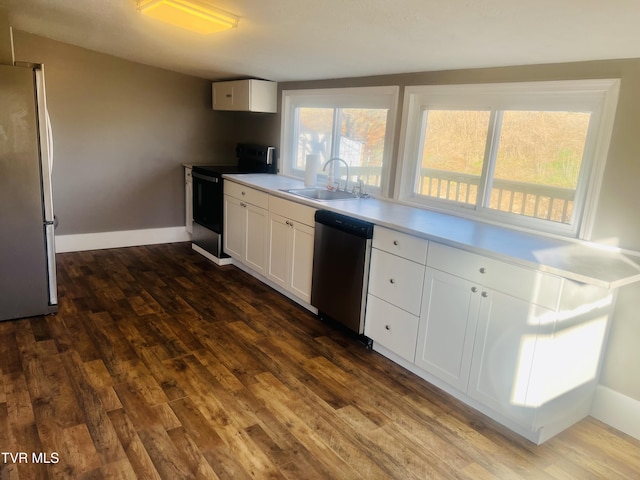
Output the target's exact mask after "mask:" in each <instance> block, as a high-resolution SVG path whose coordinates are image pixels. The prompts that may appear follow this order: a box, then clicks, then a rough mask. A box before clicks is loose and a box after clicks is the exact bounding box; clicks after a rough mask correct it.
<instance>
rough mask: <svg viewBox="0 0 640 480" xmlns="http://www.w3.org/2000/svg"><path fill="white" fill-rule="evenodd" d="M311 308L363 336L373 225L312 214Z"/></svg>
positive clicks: (323, 212) (333, 215) (329, 214)
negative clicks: (313, 220)
mask: <svg viewBox="0 0 640 480" xmlns="http://www.w3.org/2000/svg"><path fill="white" fill-rule="evenodd" d="M315 222H316V230H315V239H314V251H313V277H312V284H311V305H313V306H314V307H316V308H317V309H318V316H319V317H320V318H322V319H329V320H334V321H336V322H339V323H341V324H343V325H345V326H346V327H347V328H349V329H351V330H353V331H354V332H356V333H358V334H360V335H362V334H363V333H364V314H365V306H366V301H367V284H368V281H369V260H370V257H371V238H372V237H373V224H372V223H369V222H365V221H362V220H358V219H356V218H351V217H347V216H345V215H341V214H338V213H334V212H330V211H328V210H318V211H317V212H316V215H315Z"/></svg>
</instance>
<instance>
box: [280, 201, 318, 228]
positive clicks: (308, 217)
mask: <svg viewBox="0 0 640 480" xmlns="http://www.w3.org/2000/svg"><path fill="white" fill-rule="evenodd" d="M269 211H270V212H271V213H275V214H276V215H280V216H282V217H286V218H289V219H291V220H293V221H295V222H300V223H304V224H305V225H308V226H310V227H313V226H314V224H315V219H314V216H315V213H316V209H315V208H313V207H309V206H307V205H302V204H301V203H296V202H292V201H290V200H285V199H283V198H280V197H275V196H273V195H271V196H269Z"/></svg>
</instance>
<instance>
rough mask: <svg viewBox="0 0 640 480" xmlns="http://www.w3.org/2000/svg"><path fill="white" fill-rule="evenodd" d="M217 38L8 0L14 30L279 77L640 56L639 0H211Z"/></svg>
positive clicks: (138, 19)
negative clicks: (223, 19)
mask: <svg viewBox="0 0 640 480" xmlns="http://www.w3.org/2000/svg"><path fill="white" fill-rule="evenodd" d="M211 1H212V2H213V3H214V4H215V5H216V6H217V7H219V8H222V9H224V10H227V11H229V12H232V13H234V14H236V15H238V16H240V17H241V18H240V24H239V27H238V28H237V29H233V30H230V31H226V32H221V33H217V34H213V35H209V36H203V35H199V34H196V33H190V32H188V31H186V30H182V29H179V28H177V27H172V26H170V25H166V24H163V23H160V22H158V21H156V20H154V19H152V18H147V17H146V16H143V15H141V14H139V13H138V12H137V11H136V2H135V0H0V8H5V9H7V10H8V11H9V20H10V23H11V25H12V26H13V27H14V29H19V30H23V31H26V32H30V33H34V34H37V35H41V36H44V37H48V38H51V39H54V40H58V41H61V42H66V43H70V44H73V45H78V46H81V47H85V48H88V49H91V50H96V51H99V52H103V53H108V54H112V55H115V56H118V57H121V58H125V59H128V60H132V61H135V62H139V63H143V64H148V65H154V66H158V67H162V68H166V69H169V70H174V71H178V72H183V73H187V74H191V75H196V76H199V77H203V78H208V79H211V80H218V79H228V78H238V77H247V76H252V77H258V78H264V79H268V80H276V81H290V80H310V79H326V78H342V77H358V76H369V75H379V74H388V73H405V72H422V71H430V70H448V69H460V68H476V67H493V66H506V65H526V64H539V63H558V62H571V61H582V60H599V59H610V58H640V28H638V22H640V2H639V1H638V0H535V1H522V0H521V1H517V0H394V1H389V0H348V1H347V0H314V1H304V0H211Z"/></svg>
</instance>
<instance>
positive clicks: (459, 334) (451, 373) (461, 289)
mask: <svg viewBox="0 0 640 480" xmlns="http://www.w3.org/2000/svg"><path fill="white" fill-rule="evenodd" d="M480 299H481V296H480V292H479V290H478V287H477V286H476V285H475V284H474V283H472V282H469V281H468V280H465V279H463V278H459V277H456V276H454V275H450V274H448V273H445V272H441V271H440V270H435V269H433V268H429V267H427V269H426V270H425V276H424V292H423V296H422V309H421V314H420V326H419V329H418V341H417V345H416V356H415V364H416V365H417V366H418V367H420V368H422V369H424V370H426V371H427V372H429V373H431V374H432V375H434V376H435V377H438V378H439V379H441V380H444V381H445V382H447V383H448V384H450V385H452V386H454V387H456V388H458V389H460V390H461V391H465V390H466V388H467V383H468V381H469V370H470V367H471V356H472V354H473V342H474V337H475V333H476V324H477V320H478V309H479V306H480Z"/></svg>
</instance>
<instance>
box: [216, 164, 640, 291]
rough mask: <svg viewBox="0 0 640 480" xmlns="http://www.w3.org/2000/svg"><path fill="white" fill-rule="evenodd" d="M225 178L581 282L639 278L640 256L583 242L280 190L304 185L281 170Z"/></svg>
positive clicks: (381, 203) (610, 284)
mask: <svg viewBox="0 0 640 480" xmlns="http://www.w3.org/2000/svg"><path fill="white" fill-rule="evenodd" d="M224 178H227V179H229V180H233V181H235V182H238V183H242V184H244V185H247V186H250V187H253V188H256V189H258V190H262V191H265V192H267V193H269V194H271V195H276V196H279V197H282V198H286V199H289V200H293V201H295V202H298V203H302V204H305V205H310V206H313V207H315V208H318V209H325V210H331V211H334V212H338V213H343V214H345V215H350V216H353V217H356V218H359V219H361V220H366V221H369V222H372V223H374V224H376V225H381V226H383V227H387V228H392V229H394V230H398V231H401V232H404V233H408V234H411V235H415V236H418V237H422V238H425V239H427V240H433V241H436V242H440V243H443V244H446V245H450V246H453V247H458V248H462V249H464V250H468V251H470V252H475V253H479V254H483V255H487V256H491V257H494V258H498V259H500V260H505V261H509V262H512V263H517V264H520V265H524V266H528V267H533V268H537V269H539V270H541V271H545V272H548V273H552V274H556V275H560V276H563V277H565V278H569V279H572V280H576V281H579V282H584V283H589V284H592V285H598V286H601V287H605V288H617V287H621V286H623V285H627V284H630V283H633V282H637V281H639V280H640V258H638V257H632V256H629V255H624V254H622V253H619V252H617V251H611V250H610V249H607V248H604V247H602V248H599V247H598V246H595V245H592V244H587V243H585V242H574V241H568V240H561V239H556V238H550V237H545V236H542V235H535V234H532V233H526V232H521V231H517V230H511V229H508V228H505V227H500V226H496V225H491V224H487V223H483V222H478V221H474V220H469V219H465V218H460V217H456V216H453V215H447V214H443V213H438V212H433V211H429V210H425V209H422V208H415V207H410V206H406V205H401V204H399V203H395V202H392V201H388V200H380V199H376V198H364V199H347V200H331V201H315V200H311V199H307V198H304V197H300V196H298V195H294V194H290V193H286V192H283V191H281V190H287V189H292V188H303V187H304V185H303V183H302V181H300V180H295V179H292V178H288V177H284V176H281V175H268V174H238V175H224Z"/></svg>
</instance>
